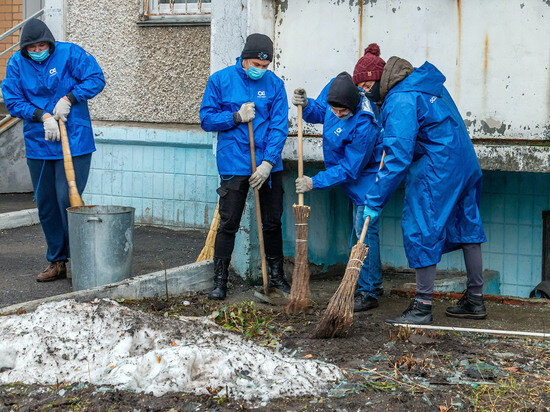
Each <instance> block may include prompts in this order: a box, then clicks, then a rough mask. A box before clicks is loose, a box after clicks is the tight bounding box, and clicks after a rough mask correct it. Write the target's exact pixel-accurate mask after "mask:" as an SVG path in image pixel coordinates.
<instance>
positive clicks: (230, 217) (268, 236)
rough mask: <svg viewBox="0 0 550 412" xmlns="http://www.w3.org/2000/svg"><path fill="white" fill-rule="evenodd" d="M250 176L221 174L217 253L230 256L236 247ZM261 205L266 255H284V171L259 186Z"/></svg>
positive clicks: (218, 256) (270, 256)
mask: <svg viewBox="0 0 550 412" xmlns="http://www.w3.org/2000/svg"><path fill="white" fill-rule="evenodd" d="M249 177H250V176H221V184H220V187H219V188H218V194H219V195H220V207H219V212H220V226H219V228H218V233H217V235H216V243H215V245H214V256H215V257H217V258H231V253H232V252H233V247H234V246H235V234H236V233H237V231H238V230H239V225H240V223H241V216H242V214H243V210H244V205H245V203H246V196H247V194H248V189H249V184H248V179H249ZM260 208H261V211H262V225H263V234H264V242H265V254H266V256H267V257H269V258H278V257H282V256H283V233H282V228H281V225H282V224H281V216H282V215H283V172H282V171H281V172H274V173H271V177H270V179H268V180H267V181H266V182H265V183H264V184H263V185H262V187H261V189H260Z"/></svg>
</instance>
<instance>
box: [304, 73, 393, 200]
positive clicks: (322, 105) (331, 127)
mask: <svg viewBox="0 0 550 412" xmlns="http://www.w3.org/2000/svg"><path fill="white" fill-rule="evenodd" d="M333 80H334V79H333ZM333 80H331V81H330V82H329V84H327V85H326V86H325V88H324V89H323V91H322V92H321V94H320V95H319V97H317V99H315V100H314V99H311V98H310V99H308V104H307V106H306V107H305V108H304V109H303V112H302V113H303V117H304V120H305V121H306V122H309V123H322V124H323V156H324V161H325V168H326V170H323V171H321V172H319V173H317V174H316V175H315V176H313V177H312V180H313V189H326V188H329V187H332V186H336V185H340V186H341V187H342V189H343V190H344V191H345V192H346V194H347V195H348V196H349V198H350V199H351V201H352V202H353V203H354V204H356V205H363V204H364V203H365V193H366V192H367V191H368V189H369V188H370V186H371V185H372V184H373V183H374V181H375V179H376V172H377V171H378V168H379V167H380V159H381V158H382V151H383V148H382V137H383V130H382V127H381V126H380V125H379V124H378V123H377V122H376V120H375V116H374V111H373V108H372V105H371V104H370V102H369V101H368V100H367V99H366V98H364V99H363V102H362V103H361V104H360V105H359V106H358V107H357V109H356V112H355V114H354V115H353V116H351V117H350V118H349V119H346V120H341V119H339V118H338V116H336V115H335V114H334V113H332V110H330V105H329V104H328V103H327V95H328V90H329V88H330V85H331V83H332V81H333Z"/></svg>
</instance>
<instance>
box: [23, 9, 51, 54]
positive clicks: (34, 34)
mask: <svg viewBox="0 0 550 412" xmlns="http://www.w3.org/2000/svg"><path fill="white" fill-rule="evenodd" d="M42 41H43V42H47V43H49V45H50V54H52V53H53V51H54V50H55V39H54V37H53V34H52V32H51V31H50V29H49V28H48V26H46V23H44V22H43V21H42V20H38V19H34V18H33V19H30V20H29V21H28V22H27V23H26V24H25V26H24V27H23V30H21V37H20V40H19V49H20V50H21V55H23V57H26V58H27V59H29V52H28V51H27V46H30V45H31V44H34V43H40V42H42Z"/></svg>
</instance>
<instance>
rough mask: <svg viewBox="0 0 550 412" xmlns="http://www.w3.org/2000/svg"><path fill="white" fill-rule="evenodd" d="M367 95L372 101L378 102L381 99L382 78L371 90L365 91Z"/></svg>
mask: <svg viewBox="0 0 550 412" xmlns="http://www.w3.org/2000/svg"><path fill="white" fill-rule="evenodd" d="M365 96H366V97H367V99H369V100H370V101H371V102H374V103H376V102H379V101H380V80H377V81H375V82H374V84H373V85H372V87H371V88H370V90H369V91H368V92H365Z"/></svg>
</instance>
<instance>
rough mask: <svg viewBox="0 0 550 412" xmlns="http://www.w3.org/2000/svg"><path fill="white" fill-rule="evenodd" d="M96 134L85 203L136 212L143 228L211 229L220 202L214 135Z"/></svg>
mask: <svg viewBox="0 0 550 412" xmlns="http://www.w3.org/2000/svg"><path fill="white" fill-rule="evenodd" d="M94 134H95V141H96V147H97V151H96V153H94V155H93V156H92V167H91V171H90V177H89V180H88V185H87V187H86V191H85V196H84V201H85V202H86V203H89V204H121V205H125V206H132V207H135V209H136V221H137V222H139V223H149V224H155V225H162V226H174V227H190V228H207V227H209V226H210V220H211V219H212V216H213V214H214V210H215V209H216V203H217V201H218V197H217V196H218V195H217V193H216V189H217V187H218V172H217V168H216V160H215V158H214V156H213V154H212V135H211V134H210V133H205V132H203V131H202V130H200V129H189V130H160V129H147V128H138V127H135V128H129V127H95V128H94Z"/></svg>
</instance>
